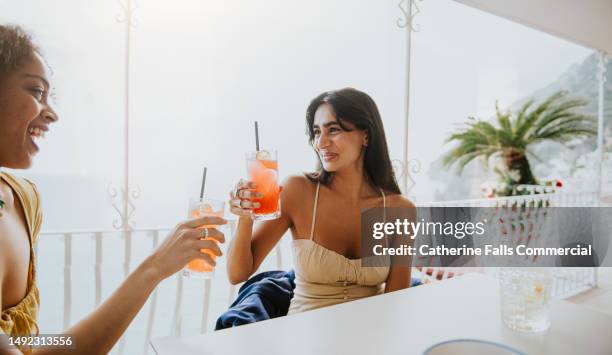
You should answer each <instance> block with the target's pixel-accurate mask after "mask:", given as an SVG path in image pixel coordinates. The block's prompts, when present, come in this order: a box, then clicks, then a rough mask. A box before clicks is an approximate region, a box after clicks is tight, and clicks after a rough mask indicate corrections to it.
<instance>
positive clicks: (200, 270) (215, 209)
mask: <svg viewBox="0 0 612 355" xmlns="http://www.w3.org/2000/svg"><path fill="white" fill-rule="evenodd" d="M224 208H225V204H224V202H223V201H217V200H210V199H200V198H194V199H191V200H190V201H189V218H198V217H206V216H216V217H222V218H223V212H224ZM217 227H219V226H216V225H210V226H208V225H206V226H202V227H199V228H200V229H201V228H217ZM202 239H204V240H212V241H215V242H217V241H216V240H215V239H213V238H202ZM201 251H202V252H203V253H206V254H208V255H210V257H211V258H212V259H213V260H216V259H217V256H216V255H215V254H213V253H212V252H211V251H209V250H207V249H202V250H201ZM214 272H215V267H214V266H212V265H210V264H209V263H207V262H206V261H205V260H203V259H193V260H191V261H190V262H189V263H188V264H187V266H185V268H184V269H183V276H185V277H196V278H203V279H207V278H211V277H213V276H214Z"/></svg>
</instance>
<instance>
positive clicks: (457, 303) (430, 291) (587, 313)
mask: <svg viewBox="0 0 612 355" xmlns="http://www.w3.org/2000/svg"><path fill="white" fill-rule="evenodd" d="M551 321H552V325H551V328H550V329H549V330H548V331H546V332H542V333H520V332H515V331H512V330H510V329H508V328H507V327H506V326H505V325H504V324H503V323H502V321H501V316H500V307H499V285H498V281H497V280H496V279H493V278H490V277H488V276H484V275H479V274H468V275H464V276H460V277H457V278H453V279H449V280H445V281H443V282H436V283H433V284H428V285H423V286H418V287H415V288H412V289H407V290H402V291H398V292H393V293H389V294H384V295H380V296H375V297H370V298H367V299H363V300H359V301H353V302H349V303H345V304H341V305H337V306H332V307H327V308H323V309H318V310H314V311H310V312H304V313H301V314H296V315H292V316H288V317H281V318H276V319H272V320H268V321H264V322H259V323H255V324H250V325H245V326H241V327H236V328H232V329H226V330H222V331H217V332H212V333H209V334H204V335H198V336H191V337H183V338H173V337H164V338H158V339H154V340H152V341H151V345H152V346H153V348H154V349H155V351H156V352H157V354H158V355H174V354H248V355H251V354H283V355H285V354H290V355H298V354H308V355H310V354H377V355H386V354H422V353H423V351H424V350H425V349H427V348H428V347H429V346H431V345H432V344H435V343H437V342H440V341H444V340H449V339H459V338H476V339H482V340H489V341H495V342H499V343H503V344H507V345H510V346H512V347H514V348H516V349H518V350H521V351H523V352H525V353H527V354H555V355H558V354H572V355H573V354H602V355H603V354H612V316H609V315H606V314H604V313H599V312H597V311H593V310H590V309H587V308H586V307H582V306H580V305H575V304H571V303H569V302H566V301H555V302H553V306H552V318H551Z"/></svg>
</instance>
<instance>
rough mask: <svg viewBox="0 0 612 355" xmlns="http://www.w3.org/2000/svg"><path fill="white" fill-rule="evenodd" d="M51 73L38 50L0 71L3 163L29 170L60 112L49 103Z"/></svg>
mask: <svg viewBox="0 0 612 355" xmlns="http://www.w3.org/2000/svg"><path fill="white" fill-rule="evenodd" d="M48 78H49V75H48V72H47V67H46V66H45V64H44V63H43V59H42V58H41V57H40V55H38V53H33V54H32V56H31V58H29V59H27V60H25V61H24V62H23V64H22V65H20V66H19V67H18V68H17V69H15V70H13V71H11V72H9V73H5V74H0V166H3V167H7V168H13V169H25V168H28V167H30V166H31V165H32V158H33V156H34V155H35V154H36V153H38V150H39V148H38V145H36V143H35V141H36V140H39V139H41V138H43V137H44V135H45V133H46V132H47V131H48V130H49V125H50V124H51V123H53V122H56V121H57V115H56V113H55V112H54V111H53V109H52V108H51V106H50V105H49V103H48V99H49V79H48Z"/></svg>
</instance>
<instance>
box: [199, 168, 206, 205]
mask: <svg viewBox="0 0 612 355" xmlns="http://www.w3.org/2000/svg"><path fill="white" fill-rule="evenodd" d="M204 185H206V167H204V173H203V174H202V188H201V189H200V200H201V199H202V198H204Z"/></svg>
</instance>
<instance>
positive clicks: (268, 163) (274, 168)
mask: <svg viewBox="0 0 612 355" xmlns="http://www.w3.org/2000/svg"><path fill="white" fill-rule="evenodd" d="M247 171H248V175H249V180H250V181H252V182H254V183H255V190H256V191H257V192H260V193H261V194H263V197H262V198H259V199H255V201H256V202H259V204H260V206H259V207H258V208H254V209H253V214H252V217H253V219H254V220H269V219H276V218H278V217H279V216H280V197H279V193H280V187H279V185H278V160H277V158H276V151H272V152H269V151H266V150H260V151H257V152H249V153H247Z"/></svg>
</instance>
